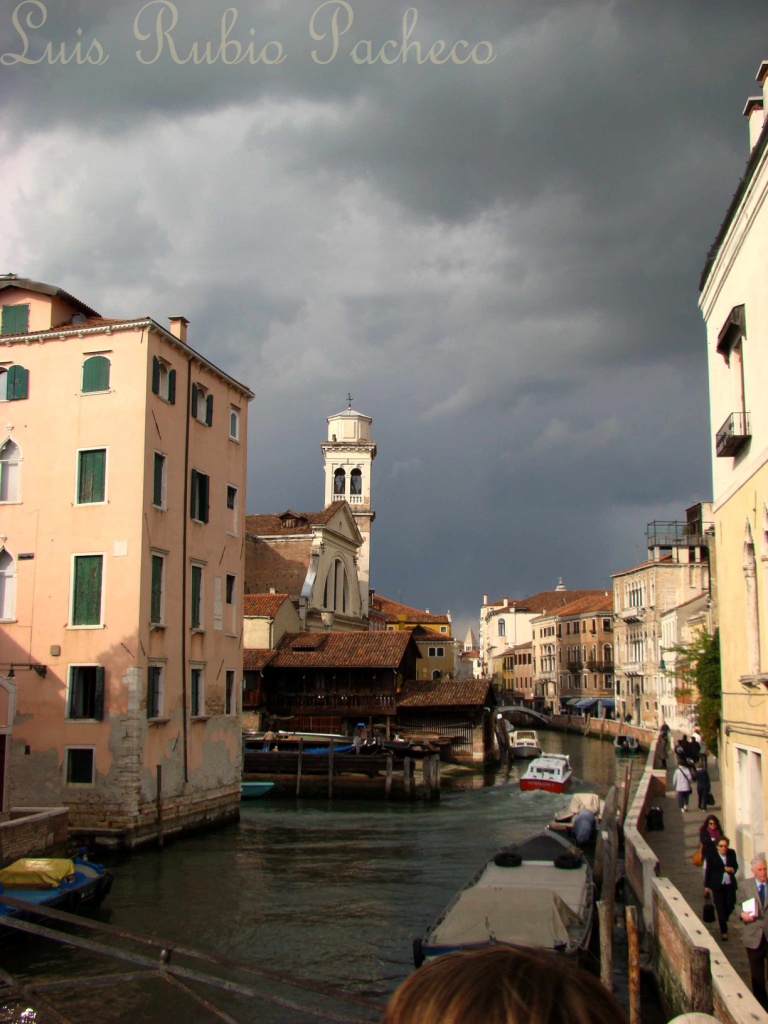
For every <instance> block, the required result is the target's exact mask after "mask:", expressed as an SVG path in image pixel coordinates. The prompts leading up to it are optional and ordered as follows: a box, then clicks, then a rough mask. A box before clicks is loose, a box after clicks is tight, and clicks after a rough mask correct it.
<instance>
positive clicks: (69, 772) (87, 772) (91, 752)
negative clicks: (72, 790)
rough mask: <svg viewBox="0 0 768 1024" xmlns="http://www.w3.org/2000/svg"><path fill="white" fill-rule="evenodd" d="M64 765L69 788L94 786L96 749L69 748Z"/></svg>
mask: <svg viewBox="0 0 768 1024" xmlns="http://www.w3.org/2000/svg"><path fill="white" fill-rule="evenodd" d="M64 765H65V769H64V770H65V779H66V783H67V785H68V786H92V785H93V783H94V775H93V771H94V767H95V748H94V747H67V749H66V753H65V758H64Z"/></svg>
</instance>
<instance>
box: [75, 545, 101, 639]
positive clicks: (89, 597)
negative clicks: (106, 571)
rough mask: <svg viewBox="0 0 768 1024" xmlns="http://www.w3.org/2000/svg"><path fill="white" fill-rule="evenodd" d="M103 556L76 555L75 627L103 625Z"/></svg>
mask: <svg viewBox="0 0 768 1024" xmlns="http://www.w3.org/2000/svg"><path fill="white" fill-rule="evenodd" d="M102 561H103V558H102V556H101V555H76V556H75V579H74V594H73V601H72V625H73V626H98V625H100V623H101V569H102Z"/></svg>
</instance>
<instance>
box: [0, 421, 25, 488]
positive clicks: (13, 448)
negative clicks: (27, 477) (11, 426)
mask: <svg viewBox="0 0 768 1024" xmlns="http://www.w3.org/2000/svg"><path fill="white" fill-rule="evenodd" d="M20 478H21V450H20V449H19V446H18V445H17V444H16V442H15V441H12V440H11V439H10V437H9V438H8V439H7V440H6V441H5V443H4V444H3V445H2V446H0V502H3V501H7V502H16V501H19V499H20V495H21V487H20V482H21V480H20Z"/></svg>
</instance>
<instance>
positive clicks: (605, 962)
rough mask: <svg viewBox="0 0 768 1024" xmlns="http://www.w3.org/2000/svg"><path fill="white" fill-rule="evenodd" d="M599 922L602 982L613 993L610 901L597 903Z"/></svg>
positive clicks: (611, 912)
mask: <svg viewBox="0 0 768 1024" xmlns="http://www.w3.org/2000/svg"><path fill="white" fill-rule="evenodd" d="M597 920H598V925H599V928H600V981H602V983H603V985H605V987H606V988H607V989H608V991H609V992H612V991H613V905H612V903H610V902H609V901H608V900H598V901H597Z"/></svg>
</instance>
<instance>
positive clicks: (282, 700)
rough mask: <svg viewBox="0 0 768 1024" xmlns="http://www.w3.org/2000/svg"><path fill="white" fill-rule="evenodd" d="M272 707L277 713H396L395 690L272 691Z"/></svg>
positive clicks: (270, 696)
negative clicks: (386, 691)
mask: <svg viewBox="0 0 768 1024" xmlns="http://www.w3.org/2000/svg"><path fill="white" fill-rule="evenodd" d="M267 703H268V705H269V709H270V711H271V712H272V713H273V714H277V715H301V714H314V715H318V714H321V715H322V714H324V715H375V714H378V715H382V714H383V715H394V714H395V711H396V710H397V697H396V696H395V694H393V693H294V694H288V695H285V694H271V695H269V696H268V697H267Z"/></svg>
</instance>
